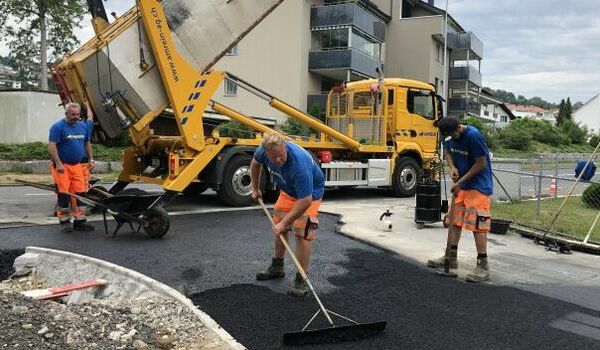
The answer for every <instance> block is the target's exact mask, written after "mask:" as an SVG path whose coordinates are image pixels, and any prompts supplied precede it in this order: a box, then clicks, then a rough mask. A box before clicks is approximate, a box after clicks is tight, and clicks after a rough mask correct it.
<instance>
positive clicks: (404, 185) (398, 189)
mask: <svg viewBox="0 0 600 350" xmlns="http://www.w3.org/2000/svg"><path fill="white" fill-rule="evenodd" d="M420 181H421V167H420V166H419V163H417V161H416V160H414V159H413V158H410V157H402V158H400V159H399V160H398V161H397V162H396V167H395V168H394V175H393V178H392V195H394V196H395V197H411V196H414V195H415V193H416V192H417V185H418V184H419V182H420Z"/></svg>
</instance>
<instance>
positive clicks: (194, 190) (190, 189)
mask: <svg viewBox="0 0 600 350" xmlns="http://www.w3.org/2000/svg"><path fill="white" fill-rule="evenodd" d="M208 187H209V186H208V184H207V183H204V182H192V183H190V184H189V185H188V186H187V187H186V188H185V189H184V190H183V195H184V196H186V197H196V196H199V195H201V194H202V193H204V191H206V190H207V189H208Z"/></svg>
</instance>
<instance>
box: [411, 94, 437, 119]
mask: <svg viewBox="0 0 600 350" xmlns="http://www.w3.org/2000/svg"><path fill="white" fill-rule="evenodd" d="M406 108H407V109H408V112H409V113H413V114H418V115H420V116H422V117H424V118H426V119H429V120H433V119H435V113H434V112H433V95H431V94H430V93H429V91H420V90H409V91H408V98H407V99H406Z"/></svg>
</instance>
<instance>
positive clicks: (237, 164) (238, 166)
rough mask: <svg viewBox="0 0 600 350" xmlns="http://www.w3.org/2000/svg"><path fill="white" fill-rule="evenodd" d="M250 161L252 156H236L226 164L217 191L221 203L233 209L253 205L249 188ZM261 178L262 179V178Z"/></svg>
mask: <svg viewBox="0 0 600 350" xmlns="http://www.w3.org/2000/svg"><path fill="white" fill-rule="evenodd" d="M251 161H252V156H250V155H248V154H238V155H236V156H234V157H232V158H231V159H230V160H229V162H227V164H226V165H225V170H224V171H223V181H222V182H221V186H220V188H219V190H218V191H217V194H218V195H219V198H221V200H222V201H223V202H225V203H227V204H229V205H231V206H234V207H243V206H248V205H250V204H252V203H253V201H252V188H250V162H251ZM261 178H263V179H264V176H261ZM263 181H264V180H263ZM261 187H262V186H261Z"/></svg>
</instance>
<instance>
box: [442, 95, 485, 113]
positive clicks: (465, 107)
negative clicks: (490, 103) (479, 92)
mask: <svg viewBox="0 0 600 350" xmlns="http://www.w3.org/2000/svg"><path fill="white" fill-rule="evenodd" d="M448 114H454V115H463V114H471V115H476V116H479V115H480V114H481V103H479V102H476V101H473V100H470V99H468V98H465V97H451V98H449V99H448Z"/></svg>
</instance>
